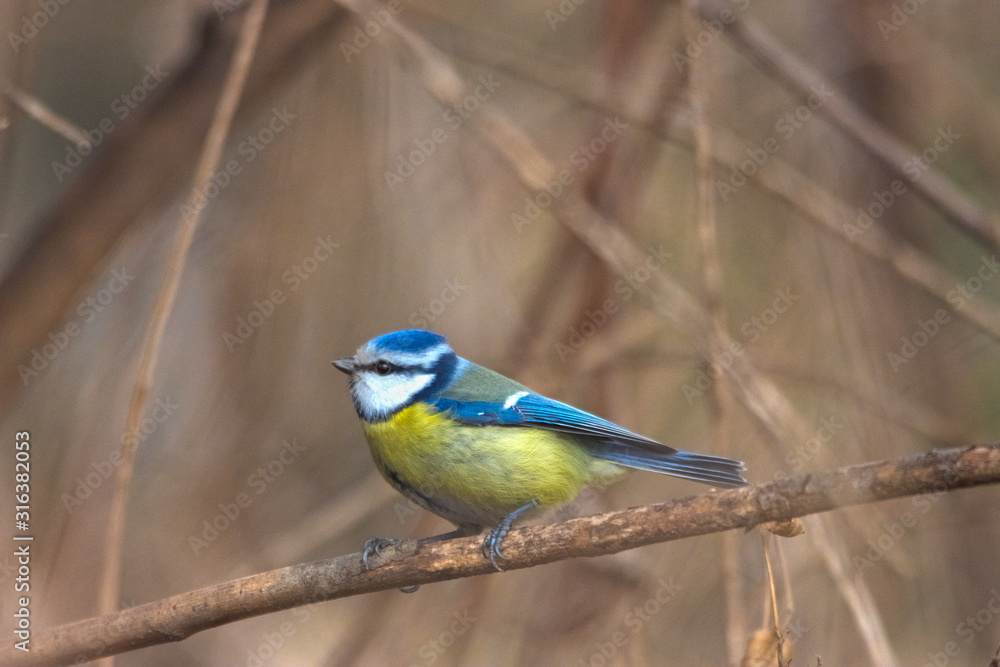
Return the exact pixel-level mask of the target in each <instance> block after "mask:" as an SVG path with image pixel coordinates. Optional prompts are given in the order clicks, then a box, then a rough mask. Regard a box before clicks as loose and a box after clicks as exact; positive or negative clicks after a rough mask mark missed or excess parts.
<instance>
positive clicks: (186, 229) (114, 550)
mask: <svg viewBox="0 0 1000 667" xmlns="http://www.w3.org/2000/svg"><path fill="white" fill-rule="evenodd" d="M266 14H267V0H256V1H255V2H254V4H253V5H252V6H251V7H250V9H249V10H248V11H247V14H246V16H245V18H244V19H243V20H244V23H243V25H242V28H241V34H240V40H239V42H238V43H237V47H236V50H235V51H234V53H233V61H232V68H231V69H230V71H229V73H228V75H227V77H226V81H225V83H224V85H223V88H222V93H221V95H220V97H219V105H218V107H217V109H216V112H215V116H214V118H213V119H212V124H211V126H210V128H209V132H208V136H207V137H206V138H205V146H204V148H203V150H202V153H201V157H200V158H199V160H198V165H197V168H196V169H195V176H194V179H193V184H192V187H191V193H190V195H189V197H188V200H187V204H186V206H185V208H183V209H182V214H181V222H180V226H179V227H178V229H177V234H176V236H175V237H174V243H173V246H172V247H171V249H170V256H169V258H168V260H167V268H166V273H165V275H164V277H163V283H162V285H161V286H160V291H159V294H158V295H157V299H156V303H155V304H154V306H153V314H152V316H151V317H150V321H149V325H148V327H147V329H146V335H145V338H144V339H143V342H142V349H141V352H140V357H139V369H138V372H137V373H136V380H135V386H134V388H133V391H132V398H131V400H130V401H129V407H128V417H127V418H126V421H125V433H126V434H128V433H138V432H139V426H140V424H141V423H142V420H143V417H144V416H145V414H146V404H147V402H148V398H149V390H150V387H151V386H152V384H153V376H154V374H155V372H156V364H157V360H158V358H159V352H160V344H161V342H162V341H163V332H164V330H165V329H166V326H167V320H168V319H169V317H170V313H171V311H172V310H173V306H174V302H175V300H176V298H177V290H178V288H179V287H180V283H181V278H182V276H183V274H184V264H185V262H186V260H187V254H188V249H189V248H190V247H191V241H192V239H193V238H194V233H195V230H196V229H197V228H198V222H199V221H200V220H201V213H202V211H203V210H204V207H200V206H198V205H197V204H198V200H199V199H200V198H201V197H202V193H203V192H204V191H205V188H206V186H207V185H208V183H209V182H210V181H211V179H212V171H213V169H215V166H216V164H217V163H218V161H219V156H220V155H222V149H223V147H224V144H225V140H226V136H227V135H228V134H229V127H230V126H231V124H232V120H233V115H234V114H235V112H236V107H237V105H238V104H239V100H240V97H241V95H242V93H243V87H244V84H245V83H246V78H247V72H248V71H249V69H250V63H251V62H252V60H253V56H254V53H255V51H256V48H257V42H258V40H259V37H260V32H261V28H262V27H263V25H264V17H265V16H266ZM122 443H123V445H122V458H121V464H120V465H119V466H118V468H117V472H116V475H115V493H114V497H113V498H112V504H111V512H110V516H109V519H108V538H107V542H106V544H105V549H106V551H105V553H106V556H105V561H104V571H103V574H102V580H101V592H100V604H99V608H100V610H101V612H102V613H109V612H111V611H113V610H115V609H117V608H118V604H119V602H118V600H119V590H120V580H121V567H122V566H121V563H122V549H123V542H124V534H125V514H126V511H127V509H128V498H129V489H130V487H131V484H132V472H133V470H134V463H135V450H136V449H137V447H138V443H137V441H135V439H134V438H127V437H126V438H122Z"/></svg>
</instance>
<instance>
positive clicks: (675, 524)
mask: <svg viewBox="0 0 1000 667" xmlns="http://www.w3.org/2000/svg"><path fill="white" fill-rule="evenodd" d="M998 482H1000V444H992V445H987V446H978V447H966V448H956V449H945V450H935V451H932V452H927V453H922V454H916V455H913V456H908V457H905V458H902V459H895V460H890V461H880V462H873V463H864V464H860V465H854V466H847V467H844V468H839V469H837V470H832V471H827V472H818V473H813V474H809V475H802V476H799V477H793V478H787V479H782V480H778V481H773V482H769V483H767V484H761V485H759V486H753V487H748V488H743V489H731V490H728V491H720V492H714V493H705V494H702V495H700V496H689V497H687V498H681V499H677V500H674V501H671V502H668V503H663V504H658V505H647V506H644V507H633V508H631V509H627V510H621V511H617V512H607V513H604V514H598V515H596V516H589V517H582V518H578V519H570V520H569V521H565V522H562V523H556V524H550V525H544V526H529V527H525V528H517V529H515V530H512V531H510V533H508V534H507V536H506V537H505V538H504V548H503V550H504V555H505V556H506V561H505V563H504V566H505V568H506V569H508V570H518V569H523V568H527V567H535V566H538V565H543V564H545V563H552V562H555V561H560V560H565V559H568V558H578V557H583V556H604V555H607V554H612V553H617V552H620V551H624V550H626V549H634V548H636V547H641V546H646V545H649V544H656V543H659V542H667V541H672V540H679V539H683V538H687V537H695V536H698V535H707V534H710V533H717V532H721V531H725V530H732V529H734V528H749V527H752V526H756V525H759V524H761V523H763V522H765V521H781V520H785V519H790V518H793V517H801V516H805V515H808V514H814V513H817V512H826V511H829V510H832V509H835V508H838V507H847V506H852V505H863V504H868V503H873V502H877V501H881V500H889V499H893V498H903V497H907V496H914V495H919V494H930V493H934V494H940V493H943V492H946V491H950V490H954V489H960V488H968V487H973V486H980V485H984V484H995V483H998ZM481 548H482V539H481V538H479V537H468V538H458V539H454V540H449V541H444V542H436V543H430V544H426V545H423V546H418V544H417V543H416V542H414V541H406V542H402V543H400V544H399V545H398V546H396V547H393V548H392V549H390V550H388V551H387V552H383V555H382V557H380V558H379V562H377V563H375V565H376V567H374V568H373V569H372V570H365V568H364V567H363V566H362V564H361V555H360V554H358V553H354V554H348V555H344V556H339V557H337V558H332V559H329V560H324V561H318V562H313V563H305V564H302V565H295V566H292V567H286V568H282V569H279V570H273V571H270V572H264V573H261V574H255V575H252V576H249V577H243V578H241V579H236V580H234V581H228V582H225V583H221V584H216V585H213V586H209V587H207V588H202V589H198V590H194V591H190V592H187V593H182V594H180V595H175V596H172V597H169V598H165V599H162V600H158V601H156V602H150V603H147V604H144V605H140V606H137V607H132V608H130V609H126V610H123V611H119V612H116V613H113V614H109V615H106V616H102V617H98V618H91V619H86V620H83V621H78V622H75V623H71V624H68V625H63V626H59V627H55V628H51V629H48V630H39V631H37V633H36V634H35V636H34V637H33V638H32V642H33V643H32V650H31V652H30V653H24V652H22V651H18V650H16V649H14V648H13V647H12V646H11V644H10V643H7V644H6V646H4V647H3V648H2V649H0V664H4V665H11V666H12V667H13V666H14V665H42V664H54V663H57V662H67V661H72V660H75V659H76V658H77V657H83V658H89V659H93V658H96V657H98V656H100V655H110V654H117V653H122V652H124V651H131V650H135V649H138V648H143V647H146V646H154V645H156V644H164V643H167V642H171V641H181V640H182V639H185V638H187V637H190V636H191V635H193V634H195V633H197V632H201V631H203V630H207V629H209V628H214V627H218V626H220V625H224V624H226V623H232V622H234V621H238V620H242V619H245V618H251V617H254V616H260V615H262V614H267V613H271V612H275V611H280V610H283V609H290V608H292V607H297V606H301V605H305V604H310V603H314V602H321V601H325V600H333V599H338V598H345V597H350V596H353V595H361V594H364V593H372V592H375V591H382V590H391V589H395V588H401V587H406V586H411V585H413V584H430V583H434V582H439V581H447V580H452V579H460V578H463V577H471V576H476V575H483V574H496V572H495V570H494V569H493V566H492V565H491V564H490V562H489V561H488V560H486V559H484V558H483V555H482V550H481Z"/></svg>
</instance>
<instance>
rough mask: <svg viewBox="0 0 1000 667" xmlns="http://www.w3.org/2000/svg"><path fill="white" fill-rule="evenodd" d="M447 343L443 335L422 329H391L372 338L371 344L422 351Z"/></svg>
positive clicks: (408, 350) (407, 350)
mask: <svg viewBox="0 0 1000 667" xmlns="http://www.w3.org/2000/svg"><path fill="white" fill-rule="evenodd" d="M442 343H445V344H446V343H447V340H446V339H445V337H444V336H442V335H441V334H438V333H434V332H433V331H425V330H423V329H404V330H402V331H393V332H392V333H387V334H383V335H381V336H379V337H378V338H375V339H374V340H372V345H373V346H374V347H376V348H377V349H380V350H391V351H394V352H422V351H423V350H429V349H430V348H432V347H437V346H438V345H441V344H442Z"/></svg>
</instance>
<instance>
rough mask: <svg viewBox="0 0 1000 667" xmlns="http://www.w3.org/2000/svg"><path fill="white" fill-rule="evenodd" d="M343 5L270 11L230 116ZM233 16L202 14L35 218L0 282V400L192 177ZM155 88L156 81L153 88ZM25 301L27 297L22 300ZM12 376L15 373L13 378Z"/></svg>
mask: <svg viewBox="0 0 1000 667" xmlns="http://www.w3.org/2000/svg"><path fill="white" fill-rule="evenodd" d="M346 17H347V12H345V11H344V10H342V9H341V8H340V7H338V6H337V5H335V4H333V3H330V2H327V1H325V0H285V1H284V2H278V3H275V4H274V6H273V7H272V9H271V11H270V12H269V13H268V17H267V21H266V23H265V27H264V33H263V35H262V36H261V41H260V45H259V48H258V51H257V57H256V59H255V62H254V65H253V67H251V69H250V72H249V77H248V79H247V83H246V93H245V95H244V100H243V101H244V103H243V104H242V105H241V107H240V108H239V109H238V110H237V114H236V122H237V123H238V122H241V121H242V120H245V119H246V118H248V117H251V116H252V114H254V113H256V112H257V110H258V109H259V107H260V105H261V104H263V103H265V102H268V101H269V100H271V99H272V98H273V97H274V95H275V92H276V91H277V90H279V89H280V88H281V87H282V86H283V85H286V84H287V83H288V82H289V81H292V80H294V78H295V77H297V76H299V75H300V74H301V72H302V69H303V67H304V65H305V64H307V63H308V62H310V61H312V60H313V59H314V58H315V57H316V54H317V53H321V52H322V51H323V49H327V48H329V43H330V35H331V34H332V32H333V30H334V29H336V28H337V27H338V26H339V25H341V24H342V22H343V20H344V19H345V18H346ZM238 24H239V21H230V20H226V21H222V22H221V23H219V22H218V21H215V22H210V23H209V24H208V28H206V31H205V41H204V44H203V45H202V48H201V50H200V51H199V53H198V54H196V55H195V56H194V59H193V60H192V61H191V63H190V64H189V65H188V66H186V67H184V68H183V69H180V70H178V71H177V72H176V73H174V72H173V71H171V72H169V75H170V76H169V79H168V81H167V82H165V83H164V84H163V90H162V94H161V95H160V96H159V97H158V98H157V99H156V100H150V101H149V102H148V103H147V104H145V105H144V106H143V107H141V108H140V109H139V110H137V111H135V112H134V113H132V114H130V115H129V117H128V118H127V119H126V120H124V121H123V122H121V123H120V125H119V126H118V127H116V128H115V130H114V132H113V133H112V134H110V135H108V136H107V139H106V140H105V141H103V142H102V143H101V146H100V149H99V150H97V151H95V155H94V156H93V157H91V158H90V162H89V163H88V164H87V166H86V168H81V172H80V174H79V177H77V178H75V179H74V180H73V181H72V182H71V183H68V184H67V186H66V188H65V191H64V192H63V193H62V195H61V196H60V199H59V201H58V202H57V203H56V204H55V206H54V207H53V208H52V209H51V210H50V211H49V212H48V213H46V215H45V217H44V218H43V219H42V220H39V221H38V222H37V224H36V226H35V228H34V232H35V235H36V236H35V238H34V240H33V241H32V242H31V244H30V245H29V246H28V248H27V249H26V250H25V252H24V254H23V255H22V256H21V258H20V259H19V260H18V262H17V264H16V265H15V266H14V267H13V268H12V270H11V271H10V273H8V274H7V275H6V276H4V277H3V282H0V341H3V344H2V345H0V410H2V409H3V408H4V407H5V406H6V405H7V404H8V403H9V402H10V401H11V399H12V398H13V396H14V394H15V392H16V391H17V390H18V388H19V387H23V386H24V385H25V384H27V382H25V381H24V380H21V379H20V377H19V374H18V364H27V363H28V362H29V358H30V357H31V355H32V350H33V348H34V347H35V346H38V345H40V343H41V342H44V341H45V340H46V338H45V337H46V335H48V334H49V333H50V332H53V331H56V330H57V329H58V327H59V326H60V325H61V323H62V322H63V319H64V318H65V315H66V313H67V311H68V310H70V308H71V307H72V305H73V302H74V299H75V298H79V296H78V292H79V290H80V288H81V286H84V285H89V284H90V283H91V282H92V281H93V279H95V278H96V277H97V276H99V275H100V272H101V271H102V270H103V268H104V262H105V260H106V258H107V256H108V254H109V253H110V252H111V251H112V250H113V248H114V247H115V244H116V243H118V242H119V241H120V240H121V238H122V237H123V236H124V235H126V234H127V233H129V232H130V231H132V230H133V229H134V228H136V227H138V226H139V225H140V224H142V223H143V221H145V220H147V219H148V218H149V217H150V215H149V212H150V211H155V210H157V209H158V207H160V206H162V205H163V202H165V201H168V200H169V198H170V197H172V196H174V195H175V193H176V188H178V187H180V186H181V185H183V184H184V183H185V179H188V178H189V177H190V172H191V171H192V169H193V167H194V164H195V162H196V160H197V158H198V153H199V151H200V150H201V147H202V145H203V144H204V138H205V134H206V133H207V131H208V126H209V124H210V122H211V120H212V114H213V113H214V111H215V106H216V102H217V100H218V97H219V89H220V86H221V85H222V83H221V82H222V81H223V79H224V78H225V76H226V73H227V72H228V71H229V65H230V59H231V54H232V52H233V49H234V44H235V41H236V39H237V36H238V33H237V29H238V28H239V25H238ZM158 92H159V91H158ZM29 305H30V307H28V306H29ZM19 381H20V382H19Z"/></svg>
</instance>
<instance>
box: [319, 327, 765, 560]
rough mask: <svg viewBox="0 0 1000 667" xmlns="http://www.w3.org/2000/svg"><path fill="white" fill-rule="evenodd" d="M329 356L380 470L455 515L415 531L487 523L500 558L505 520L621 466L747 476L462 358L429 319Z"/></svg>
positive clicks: (422, 500)
mask: <svg viewBox="0 0 1000 667" xmlns="http://www.w3.org/2000/svg"><path fill="white" fill-rule="evenodd" d="M333 365H334V366H336V367H337V368H338V369H339V370H341V371H343V372H344V373H347V374H348V375H349V376H350V391H351V396H352V398H353V399H354V408H355V409H356V410H357V412H358V416H359V417H360V418H361V427H362V430H363V431H364V434H365V438H366V439H367V441H368V446H369V448H370V449H371V454H372V459H374V461H375V466H376V467H377V468H378V470H379V472H380V473H382V476H383V477H384V478H385V480H386V481H387V482H388V483H389V484H391V485H392V487H393V488H395V489H396V490H397V491H399V492H400V493H402V494H403V495H404V496H406V497H407V498H409V499H410V500H412V501H413V502H415V503H416V504H417V505H419V506H420V507H423V508H424V509H426V510H428V511H430V512H433V513H434V514H437V515H438V516H440V517H443V518H445V519H447V520H448V521H451V522H452V523H454V524H455V525H456V526H457V527H458V530H456V531H453V532H451V533H447V534H445V535H441V536H437V537H435V538H428V539H427V540H424V541H425V542H426V541H433V540H435V539H445V538H450V537H457V536H462V535H474V534H478V533H480V532H482V531H483V530H484V529H487V528H489V529H490V530H489V532H488V533H487V534H486V537H485V539H484V541H483V554H484V556H485V557H487V558H489V560H490V562H491V563H492V564H493V566H494V567H495V568H497V569H498V570H499V569H501V568H500V567H499V566H498V565H497V558H500V559H503V554H502V553H501V552H500V545H501V542H502V540H503V538H504V535H505V534H506V533H507V531H508V530H509V529H510V526H511V523H512V522H513V521H515V520H516V519H517V518H518V517H520V516H521V515H523V514H525V513H526V512H528V511H530V510H533V509H535V508H551V507H558V506H560V505H564V504H566V503H569V502H570V501H572V500H573V498H574V497H576V495H577V493H579V491H580V490H581V489H582V488H583V487H584V485H587V484H593V485H598V486H604V485H606V484H608V483H610V481H611V480H613V479H614V478H615V477H617V476H618V475H619V474H621V473H622V472H624V468H637V469H639V470H649V471H652V472H658V473H662V474H665V475H672V476H674V477H681V478H683V479H690V480H694V481H696V482H702V483H704V484H711V485H712V486H716V487H724V488H732V487H739V486H746V481H745V480H744V479H743V477H742V476H741V474H740V473H741V472H743V471H744V470H745V469H746V468H745V467H744V465H743V464H742V463H741V462H739V461H733V460H731V459H727V458H722V457H719V456H711V455H707V454H693V453H691V452H685V451H680V450H677V449H673V448H671V447H666V446H664V445H661V444H660V443H658V442H656V441H655V440H651V439H649V438H646V437H643V436H641V435H638V434H636V433H632V432H631V431H627V430H625V429H624V428H622V427H621V426H618V425H616V424H613V423H611V422H609V421H607V420H604V419H601V418H600V417H596V416H594V415H592V414H589V413H587V412H584V411H583V410H578V409H577V408H574V407H572V406H570V405H567V404H565V403H560V402H559V401H554V400H552V399H551V398H546V397H545V396H541V395H539V394H536V393H535V392H533V391H531V390H530V389H528V388H527V387H525V386H524V385H521V384H519V383H517V382H515V381H514V380H511V379H509V378H506V377H504V376H503V375H500V374H499V373H496V372H494V371H491V370H489V369H488V368H484V367H482V366H479V365H477V364H474V363H472V362H471V361H467V360H466V359H462V358H461V357H459V356H458V355H456V354H455V352H454V351H453V350H452V349H451V347H450V346H449V345H448V343H447V341H446V340H445V338H444V336H441V335H440V334H436V333H433V332H431V331H423V330H419V329H411V330H405V331H396V332H393V333H389V334H385V335H383V336H379V337H378V338H374V339H372V340H370V341H368V342H367V343H365V344H364V345H362V346H361V348H359V349H358V351H357V353H356V354H355V355H354V356H353V357H349V358H346V359H337V360H336V361H334V362H333ZM376 547H377V545H376ZM369 550H370V547H369V546H367V545H366V557H367V555H368V553H369ZM366 563H367V559H366Z"/></svg>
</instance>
